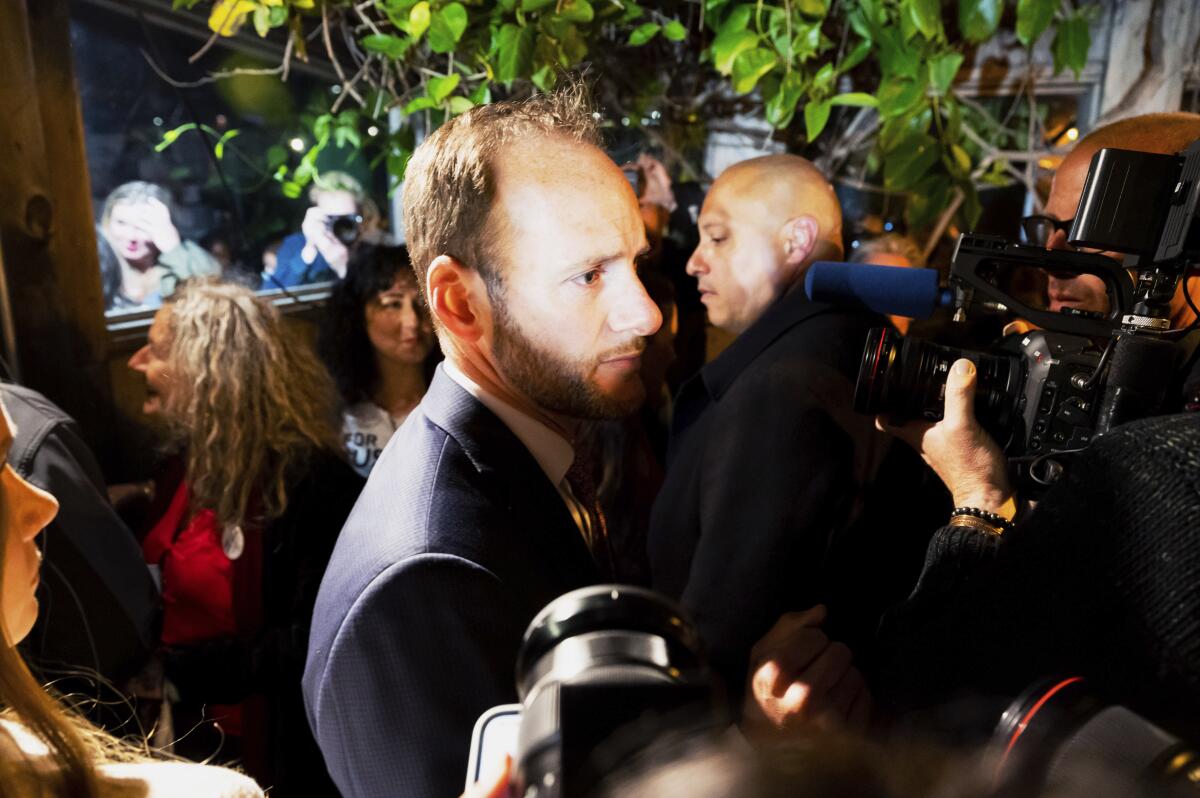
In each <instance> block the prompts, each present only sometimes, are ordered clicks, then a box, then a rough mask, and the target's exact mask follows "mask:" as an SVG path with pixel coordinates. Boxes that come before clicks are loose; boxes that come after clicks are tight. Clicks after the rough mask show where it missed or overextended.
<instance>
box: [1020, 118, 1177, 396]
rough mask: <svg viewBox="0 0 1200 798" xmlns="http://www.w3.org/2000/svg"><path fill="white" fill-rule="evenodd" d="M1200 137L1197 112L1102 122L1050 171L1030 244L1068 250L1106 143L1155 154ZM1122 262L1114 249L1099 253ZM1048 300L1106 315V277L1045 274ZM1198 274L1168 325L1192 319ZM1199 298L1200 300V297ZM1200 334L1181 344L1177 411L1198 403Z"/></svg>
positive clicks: (1030, 221) (1031, 223)
mask: <svg viewBox="0 0 1200 798" xmlns="http://www.w3.org/2000/svg"><path fill="white" fill-rule="evenodd" d="M1196 139H1200V114H1189V113H1161V114H1146V115H1144V116H1136V117H1132V118H1129V119H1122V120H1120V121H1118V122H1113V123H1112V124H1108V125H1104V126H1103V127H1099V128H1097V129H1096V130H1094V131H1092V132H1091V133H1089V134H1088V135H1087V136H1085V137H1084V138H1083V139H1082V140H1080V142H1079V143H1078V144H1077V145H1076V146H1075V148H1074V149H1073V150H1071V152H1070V153H1069V154H1068V155H1067V157H1066V158H1065V159H1063V162H1062V164H1061V165H1060V166H1059V167H1058V170H1057V171H1056V172H1055V174H1054V182H1053V184H1052V185H1051V187H1050V196H1049V198H1048V199H1047V201H1046V209H1045V213H1044V214H1037V215H1034V216H1028V217H1026V218H1025V219H1023V220H1022V226H1023V227H1024V229H1025V235H1026V238H1027V239H1028V241H1029V243H1031V244H1041V245H1043V246H1045V247H1046V248H1047V249H1071V245H1070V244H1068V243H1067V234H1068V233H1069V232H1070V229H1071V222H1072V221H1073V220H1074V217H1075V213H1076V209H1077V207H1078V205H1079V199H1080V197H1081V196H1082V194H1083V183H1084V180H1085V179H1086V178H1087V173H1088V166H1089V165H1090V164H1091V160H1092V156H1093V155H1095V154H1096V152H1097V151H1099V150H1101V149H1103V148H1105V147H1115V148H1118V149H1123V150H1134V151H1137V152H1149V153H1159V154H1170V153H1175V152H1178V151H1180V150H1182V149H1183V148H1185V147H1187V146H1188V145H1189V144H1191V143H1192V142H1193V141H1195V140H1196ZM1102 254H1106V255H1111V256H1112V257H1113V258H1115V259H1116V260H1121V259H1122V256H1121V255H1120V254H1118V253H1115V252H1114V253H1102ZM1047 277H1048V285H1047V291H1046V294H1047V296H1046V301H1047V307H1048V308H1049V310H1051V311H1054V312H1060V311H1062V310H1063V309H1064V308H1075V309H1078V310H1085V311H1096V312H1101V313H1107V312H1108V310H1109V297H1108V294H1107V292H1106V290H1105V286H1104V281H1103V280H1102V279H1101V278H1100V277H1097V276H1096V275H1092V274H1079V275H1072V274H1056V273H1053V272H1052V273H1050V274H1049V275H1047ZM1198 284H1200V278H1191V279H1188V280H1181V281H1180V283H1179V288H1178V289H1177V290H1176V292H1175V298H1174V299H1173V300H1172V301H1171V326H1172V328H1173V329H1182V328H1184V327H1187V326H1188V325H1189V324H1191V323H1192V322H1193V321H1194V320H1195V314H1193V313H1192V311H1191V309H1190V308H1189V307H1188V305H1187V302H1186V300H1185V298H1184V295H1183V292H1184V291H1185V290H1186V289H1187V287H1188V286H1189V285H1191V286H1197V285H1198ZM1198 301H1200V300H1198ZM1198 344H1200V333H1192V334H1191V335H1189V336H1188V337H1187V338H1185V339H1184V340H1183V342H1182V344H1181V346H1180V347H1179V349H1180V354H1179V361H1178V366H1179V367H1178V370H1177V371H1176V374H1175V377H1174V379H1173V381H1172V385H1171V386H1170V388H1169V389H1168V392H1167V401H1168V409H1171V410H1181V409H1184V408H1185V407H1195V406H1200V357H1198V356H1197V353H1198V351H1200V347H1198Z"/></svg>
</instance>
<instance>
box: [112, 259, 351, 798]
mask: <svg viewBox="0 0 1200 798" xmlns="http://www.w3.org/2000/svg"><path fill="white" fill-rule="evenodd" d="M129 365H130V367H131V368H133V369H134V370H136V371H138V372H140V373H141V374H142V375H143V376H144V377H145V380H146V388H147V395H148V396H147V399H146V402H145V404H144V405H143V411H144V412H145V413H147V414H149V415H160V416H162V418H163V420H164V421H165V422H166V423H167V425H168V427H169V428H170V429H171V430H173V431H174V433H175V437H176V439H177V440H178V441H179V442H180V443H181V444H182V450H183V456H182V462H183V464H184V467H183V469H182V472H183V473H182V478H181V479H180V480H179V482H178V485H177V486H175V487H174V488H173V490H171V489H169V490H168V491H166V495H169V496H170V502H169V504H167V505H166V507H165V510H164V512H163V514H162V516H161V517H160V518H159V519H158V521H157V523H155V524H154V526H153V528H152V529H151V530H150V531H149V532H148V533H147V535H146V537H145V540H144V542H143V551H144V553H145V555H146V561H147V562H148V563H151V564H153V565H158V566H159V567H160V568H161V572H162V590H163V604H164V611H163V630H162V650H163V663H164V670H165V674H166V678H167V682H168V685H169V687H170V690H169V691H168V692H169V694H177V695H178V701H176V702H175V703H174V704H173V709H174V714H175V724H174V725H175V727H176V729H178V730H179V731H181V732H184V731H186V732H187V735H186V738H185V740H183V741H182V742H180V743H177V746H176V751H177V752H180V753H192V754H193V755H198V756H203V755H205V754H211V753H212V748H213V747H214V746H215V745H217V744H218V743H219V744H220V745H221V753H220V754H219V756H220V757H221V758H225V757H234V758H238V759H240V760H242V761H243V763H244V765H245V767H246V769H247V771H249V772H250V774H251V775H253V776H254V777H255V778H257V779H258V780H259V782H260V783H261V784H263V785H264V786H268V787H274V791H273V792H272V794H273V795H279V796H288V795H298V794H303V795H306V796H308V795H322V794H326V793H328V794H335V793H334V792H333V787H332V785H331V784H330V783H329V782H328V780H327V779H328V777H327V776H326V775H325V772H324V767H323V764H322V760H321V756H320V754H319V752H318V751H317V748H316V746H315V744H314V743H313V740H312V737H311V734H310V733H309V730H308V724H307V721H306V719H305V716H304V709H303V704H302V701H301V695H300V676H301V674H302V673H303V670H304V657H305V649H306V646H307V641H308V627H309V622H310V620H311V615H312V607H313V603H314V601H315V600H316V593H317V588H318V587H319V585H320V581H321V576H322V574H323V573H324V570H325V565H326V564H327V562H328V560H329V555H330V552H331V551H332V549H333V544H334V541H335V540H336V539H337V535H338V533H339V531H340V530H341V527H342V523H343V522H344V521H345V519H346V516H347V515H348V514H349V512H350V508H351V507H352V506H353V504H354V501H355V499H356V498H357V496H358V492H359V490H360V488H361V487H362V480H361V478H360V477H358V476H357V475H356V474H355V473H354V472H353V470H351V468H350V467H349V465H347V464H346V462H345V461H344V459H343V455H342V454H341V447H340V442H339V440H338V433H337V430H338V425H339V418H338V413H337V398H336V392H335V390H334V387H333V382H332V380H331V378H330V377H329V375H328V373H327V372H326V371H325V369H324V367H323V366H322V365H321V364H320V362H319V361H318V360H317V358H316V356H315V354H314V353H313V351H312V348H311V347H310V346H309V345H308V344H307V341H306V340H305V339H304V338H303V337H302V336H300V335H299V334H298V331H296V330H291V329H288V328H287V327H286V324H285V322H284V319H283V318H282V317H281V316H280V314H279V312H278V311H277V310H276V309H275V307H274V306H272V305H271V304H270V303H269V302H267V301H266V300H264V299H262V298H260V297H258V296H256V295H255V294H254V293H253V292H251V291H250V290H248V289H246V288H244V287H241V286H237V285H231V284H222V283H217V282H213V281H209V280H204V281H200V282H195V283H189V284H185V285H184V286H183V287H182V288H181V289H180V291H179V292H177V293H176V294H175V295H174V296H173V297H172V298H171V299H170V300H169V301H168V302H167V303H166V304H165V305H163V307H162V308H161V309H160V310H159V311H158V313H157V314H156V315H155V317H154V323H153V324H152V325H151V327H150V333H149V341H148V343H147V344H146V345H145V346H144V347H142V348H141V349H140V350H138V352H137V353H135V354H134V356H133V357H132V358H131V359H130V361H129Z"/></svg>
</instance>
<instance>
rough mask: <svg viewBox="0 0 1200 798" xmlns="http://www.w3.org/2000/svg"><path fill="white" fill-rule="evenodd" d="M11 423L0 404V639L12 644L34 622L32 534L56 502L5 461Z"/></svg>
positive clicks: (37, 560) (36, 563) (38, 558)
mask: <svg viewBox="0 0 1200 798" xmlns="http://www.w3.org/2000/svg"><path fill="white" fill-rule="evenodd" d="M12 442H13V427H12V422H11V421H10V420H9V418H8V413H7V411H4V410H3V407H2V406H0V458H3V463H4V465H3V470H2V471H0V542H2V543H3V545H4V554H3V556H4V569H3V573H0V620H2V621H3V626H4V642H5V643H6V644H7V645H9V646H15V645H16V644H17V643H19V642H21V640H23V639H24V638H25V635H27V634H29V630H30V629H32V628H33V622H34V621H35V620H37V614H38V601H37V587H38V570H39V568H40V567H41V563H42V554H41V551H40V550H39V549H38V545H37V536H38V533H40V532H41V531H42V530H43V529H45V527H46V525H47V524H49V523H50V522H51V521H53V520H54V516H55V515H56V514H57V513H58V502H57V501H55V499H54V497H53V496H51V495H50V494H49V493H46V492H45V491H44V490H42V489H40V488H37V487H34V486H33V485H31V484H29V483H28V482H26V481H25V480H24V479H22V478H21V477H20V476H18V474H17V472H16V471H14V470H13V467H12V466H11V465H9V463H8V452H9V449H10V448H11V447H12Z"/></svg>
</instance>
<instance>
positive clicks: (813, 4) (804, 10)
mask: <svg viewBox="0 0 1200 798" xmlns="http://www.w3.org/2000/svg"><path fill="white" fill-rule="evenodd" d="M796 5H797V6H799V8H800V13H801V14H803V15H805V16H806V17H824V16H825V14H826V12H827V11H828V10H829V8H828V6H827V5H826V4H825V0H800V2H799V3H797V4H796Z"/></svg>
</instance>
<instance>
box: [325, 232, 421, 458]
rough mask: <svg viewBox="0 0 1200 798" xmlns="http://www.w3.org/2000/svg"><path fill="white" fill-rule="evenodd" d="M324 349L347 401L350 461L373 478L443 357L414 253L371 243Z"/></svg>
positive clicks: (330, 318)
mask: <svg viewBox="0 0 1200 798" xmlns="http://www.w3.org/2000/svg"><path fill="white" fill-rule="evenodd" d="M320 350H321V354H322V356H323V357H324V358H325V362H326V363H327V364H328V366H329V370H330V371H331V372H332V373H333V377H334V380H335V382H336V383H337V387H338V390H339V391H340V392H341V395H342V400H343V401H344V402H345V404H346V409H345V412H344V413H343V418H342V432H343V435H344V440H345V447H346V453H347V455H348V456H349V458H350V464H351V465H353V466H354V468H355V470H357V471H358V473H360V474H362V475H363V476H366V475H367V474H369V473H370V472H371V468H372V466H374V465H375V461H376V460H378V459H379V455H380V453H381V452H382V451H383V447H384V446H386V445H387V442H388V440H389V439H390V438H391V437H392V433H393V432H395V431H396V430H397V429H398V428H399V426H400V424H402V423H403V422H404V419H405V418H407V417H408V414H409V412H411V411H412V409H413V408H414V407H416V406H417V403H418V402H420V401H421V397H422V396H424V395H425V389H426V388H427V387H428V386H429V378H430V375H431V372H432V368H433V365H434V364H436V362H437V360H438V359H440V358H439V354H440V353H439V352H438V348H437V342H436V340H435V339H434V336H433V323H432V321H431V320H430V318H429V314H428V313H427V312H426V310H425V303H424V302H423V300H422V298H421V289H420V288H419V287H418V285H417V275H416V273H415V272H413V269H412V264H411V263H410V262H409V259H408V250H407V249H405V248H404V247H402V246H398V247H391V246H370V245H364V246H362V247H360V248H359V249H358V250H357V251H356V252H355V253H354V256H353V257H352V258H351V260H350V264H349V266H348V267H347V270H346V278H345V279H344V280H342V281H341V282H340V283H338V284H337V285H336V286H334V288H333V295H332V296H331V297H330V299H329V312H328V315H327V317H326V322H325V326H324V328H323V329H322V331H321V337H320Z"/></svg>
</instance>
